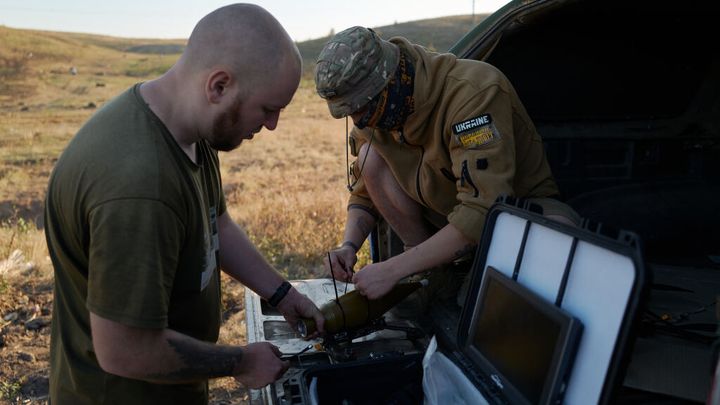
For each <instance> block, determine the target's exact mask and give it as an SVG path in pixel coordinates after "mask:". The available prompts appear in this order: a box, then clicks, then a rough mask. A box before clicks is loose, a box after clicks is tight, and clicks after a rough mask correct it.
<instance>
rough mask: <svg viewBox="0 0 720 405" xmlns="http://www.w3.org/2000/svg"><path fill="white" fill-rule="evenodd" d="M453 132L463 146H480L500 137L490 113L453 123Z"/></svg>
mask: <svg viewBox="0 0 720 405" xmlns="http://www.w3.org/2000/svg"><path fill="white" fill-rule="evenodd" d="M452 130H453V134H455V137H456V138H457V140H458V142H460V144H461V145H462V146H463V148H466V149H467V148H479V147H481V146H483V145H487V144H489V143H491V142H493V141H496V140H498V139H500V134H499V133H498V131H497V128H495V125H494V124H493V120H492V116H490V114H483V115H480V116H477V117H475V118H470V119H469V120H465V121H462V122H458V123H456V124H453V126H452Z"/></svg>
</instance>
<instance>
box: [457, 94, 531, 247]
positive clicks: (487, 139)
mask: <svg viewBox="0 0 720 405" xmlns="http://www.w3.org/2000/svg"><path fill="white" fill-rule="evenodd" d="M455 105H459V107H458V108H457V109H456V111H455V112H454V113H452V114H449V115H448V117H450V119H449V120H448V121H447V124H446V125H445V128H444V131H445V136H446V137H449V143H448V144H449V147H450V158H451V160H452V166H453V172H454V174H455V177H456V178H458V179H459V180H458V181H457V200H458V204H457V205H456V206H455V208H454V209H453V210H452V212H450V214H449V215H448V222H449V223H451V224H453V225H454V226H455V227H456V228H457V229H458V230H459V231H460V232H461V233H462V234H463V235H465V236H466V237H468V238H470V239H472V240H475V241H479V240H480V237H481V236H482V231H483V227H484V223H485V217H486V215H487V212H488V210H489V208H490V206H491V205H492V204H493V203H494V202H495V199H496V198H497V197H498V196H499V195H501V194H507V195H512V194H513V182H514V177H515V167H516V160H515V159H516V154H515V131H516V130H517V128H514V127H513V125H514V122H517V120H514V119H513V118H514V117H513V115H514V114H515V113H514V110H513V105H512V101H511V97H510V95H509V94H508V93H507V92H506V91H504V90H503V89H502V88H501V87H500V86H498V85H493V86H490V87H489V88H487V89H483V90H482V91H478V92H476V93H474V94H473V96H472V97H471V98H470V99H469V100H462V101H460V102H459V103H458V104H455ZM520 121H522V120H520Z"/></svg>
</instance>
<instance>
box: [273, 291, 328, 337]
mask: <svg viewBox="0 0 720 405" xmlns="http://www.w3.org/2000/svg"><path fill="white" fill-rule="evenodd" d="M277 309H278V311H280V313H281V314H282V315H283V316H284V317H285V320H286V321H288V323H289V324H290V326H292V328H293V330H297V322H298V320H299V319H300V318H313V319H315V326H316V327H317V332H316V333H314V334H313V335H310V336H308V337H307V338H308V339H312V338H314V337H316V336H317V335H319V334H320V333H322V332H323V331H324V328H323V326H324V324H325V319H324V318H323V316H322V314H321V313H320V310H319V309H318V307H317V306H315V304H314V303H313V302H312V301H310V299H309V298H308V297H306V296H305V295H303V294H300V293H299V292H298V291H297V290H296V289H295V288H291V289H290V291H288V293H287V295H286V296H285V298H283V299H282V300H281V301H280V303H279V304H278V306H277Z"/></svg>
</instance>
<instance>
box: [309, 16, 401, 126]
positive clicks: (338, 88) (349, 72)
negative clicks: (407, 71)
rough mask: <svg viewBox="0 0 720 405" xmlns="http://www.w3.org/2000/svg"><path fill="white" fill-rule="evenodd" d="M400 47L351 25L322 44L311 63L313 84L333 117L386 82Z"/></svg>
mask: <svg viewBox="0 0 720 405" xmlns="http://www.w3.org/2000/svg"><path fill="white" fill-rule="evenodd" d="M399 57H400V51H399V49H398V47H397V45H395V44H393V43H390V42H388V41H385V40H383V39H381V38H380V37H378V36H377V34H376V33H375V32H374V31H373V30H371V29H368V28H363V27H352V28H348V29H346V30H345V31H342V32H339V33H338V34H337V35H335V36H334V37H333V38H332V39H331V40H330V42H328V43H327V44H325V47H323V49H322V51H320V56H319V57H318V60H317V65H315V88H316V90H317V93H318V94H319V95H320V97H322V98H324V99H325V100H327V103H328V108H330V114H332V116H333V117H335V118H342V117H345V116H348V115H350V114H352V113H354V112H355V111H358V110H359V109H360V108H362V107H363V106H364V105H365V104H367V103H368V101H370V100H371V99H372V98H373V97H375V96H376V95H377V94H379V93H380V91H381V90H382V89H383V88H384V87H385V86H386V85H387V83H388V81H390V78H391V77H392V75H393V74H395V69H396V68H397V65H398V61H399Z"/></svg>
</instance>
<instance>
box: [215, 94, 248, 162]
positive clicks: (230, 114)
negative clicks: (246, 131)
mask: <svg viewBox="0 0 720 405" xmlns="http://www.w3.org/2000/svg"><path fill="white" fill-rule="evenodd" d="M241 104H242V101H241V100H240V97H238V98H237V99H235V101H234V102H233V104H232V106H230V108H228V109H227V110H226V111H223V112H222V113H220V115H218V116H217V117H216V118H215V119H214V120H213V123H212V133H211V134H210V136H209V137H208V139H207V141H208V143H209V144H210V146H211V147H212V148H213V149H215V150H219V151H223V152H229V151H231V150H233V149H235V148H237V147H238V145H240V143H241V142H242V134H233V131H232V129H233V128H234V127H235V125H237V123H238V121H240V105H241Z"/></svg>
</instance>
